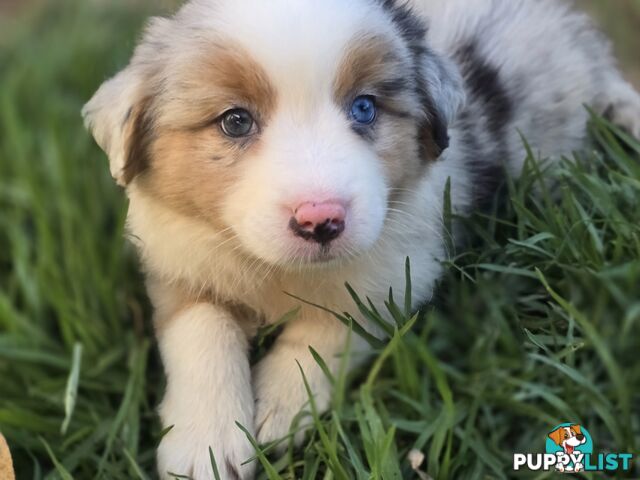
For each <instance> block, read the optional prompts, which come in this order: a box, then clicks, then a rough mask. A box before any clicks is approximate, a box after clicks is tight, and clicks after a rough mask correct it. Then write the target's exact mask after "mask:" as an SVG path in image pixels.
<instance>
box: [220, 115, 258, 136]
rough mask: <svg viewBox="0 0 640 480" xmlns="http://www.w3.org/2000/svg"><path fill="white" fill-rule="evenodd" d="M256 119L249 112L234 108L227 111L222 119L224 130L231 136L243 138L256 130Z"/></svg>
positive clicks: (221, 124)
mask: <svg viewBox="0 0 640 480" xmlns="http://www.w3.org/2000/svg"><path fill="white" fill-rule="evenodd" d="M254 127H255V121H254V120H253V117H252V116H251V114H250V113H249V112H247V111H246V110H244V109H242V108H234V109H233V110H229V111H227V112H225V113H224V114H223V115H222V117H221V119H220V128H221V129H222V132H223V133H224V134H225V135H226V136H227V137H231V138H241V137H246V136H248V135H251V134H252V133H253V132H254Z"/></svg>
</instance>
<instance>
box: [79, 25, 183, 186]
mask: <svg viewBox="0 0 640 480" xmlns="http://www.w3.org/2000/svg"><path fill="white" fill-rule="evenodd" d="M171 26H172V22H171V20H169V19H166V18H161V17H153V18H151V19H150V20H149V22H148V23H147V26H146V28H145V31H144V34H143V36H142V40H141V42H140V43H139V44H138V46H137V47H136V49H135V52H134V54H133V57H132V59H131V62H130V63H129V66H128V67H126V68H125V69H124V70H122V71H121V72H120V73H118V74H117V75H116V76H115V77H113V78H111V79H110V80H107V81H106V82H104V83H103V84H102V86H101V87H100V88H99V89H98V91H97V92H96V93H95V95H94V96H93V98H92V99H91V100H90V101H89V102H88V103H87V104H86V105H85V106H84V108H83V109H82V116H83V118H84V123H85V126H86V127H87V129H88V130H89V131H90V132H91V133H92V134H93V136H94V138H95V139H96V142H98V145H100V147H101V148H102V149H103V150H104V151H105V152H106V154H107V155H108V156H109V165H110V170H111V175H112V176H113V178H115V180H116V181H117V182H118V184H119V185H121V186H127V185H128V184H129V183H130V182H131V181H132V180H133V179H134V178H135V177H136V176H137V175H138V174H140V173H142V172H143V171H144V170H145V169H146V168H147V166H148V165H149V150H150V146H151V143H152V142H153V136H154V115H153V111H152V99H153V91H154V86H153V82H152V81H151V79H152V78H153V77H154V75H153V72H157V71H158V69H159V68H161V65H162V64H163V61H162V59H161V56H162V54H163V53H164V51H165V50H166V44H167V38H169V37H170V36H171Z"/></svg>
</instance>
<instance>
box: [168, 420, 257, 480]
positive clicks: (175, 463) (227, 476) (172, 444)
mask: <svg viewBox="0 0 640 480" xmlns="http://www.w3.org/2000/svg"><path fill="white" fill-rule="evenodd" d="M234 427H235V426H234ZM235 430H237V433H236V432H235V431H229V432H218V433H215V432H210V434H209V435H205V434H203V432H198V431H197V429H194V428H192V429H182V430H180V429H176V428H174V429H172V430H171V431H169V433H167V434H166V435H165V437H164V438H163V439H162V442H161V443H160V447H159V448H158V471H159V473H160V478H162V479H172V480H173V479H174V478H175V477H174V475H186V476H188V477H190V478H192V479H193V480H212V479H213V478H214V475H213V467H212V463H211V457H210V455H209V447H211V450H212V451H213V454H214V456H215V460H216V465H217V467H218V473H219V474H220V478H221V479H223V480H249V479H251V478H253V474H254V468H255V467H254V465H253V463H251V464H248V465H245V466H243V465H242V463H243V462H245V461H246V460H248V459H249V458H251V457H252V456H253V455H254V451H253V448H251V445H250V444H249V442H248V441H247V439H246V437H244V434H243V433H242V431H240V430H239V429H238V428H237V427H235Z"/></svg>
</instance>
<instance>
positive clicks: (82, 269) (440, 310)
mask: <svg viewBox="0 0 640 480" xmlns="http://www.w3.org/2000/svg"><path fill="white" fill-rule="evenodd" d="M123 5H124V3H122V2H116V3H114V2H97V1H95V2H82V3H81V2H70V1H67V0H61V1H59V2H56V3H55V6H54V5H52V6H49V7H46V8H45V9H44V10H41V11H40V13H39V14H30V15H29V17H28V18H27V19H26V20H22V21H20V22H17V23H16V22H12V21H9V20H8V19H6V18H5V19H3V20H1V21H0V29H2V33H1V34H0V431H2V432H3V433H4V435H5V436H6V437H7V439H8V441H9V444H10V446H11V448H12V451H13V455H14V462H15V467H16V470H17V472H18V478H19V479H32V478H33V479H41V478H48V479H49V478H50V479H56V478H61V479H69V478H78V479H91V478H105V479H129V478H140V479H146V478H155V477H156V473H155V469H154V468H155V467H154V451H155V447H156V445H157V444H158V442H159V440H160V438H161V429H160V426H159V423H158V420H157V418H156V416H155V414H154V408H155V406H156V405H157V403H158V401H159V399H160V396H161V393H162V390H163V376H162V370H161V366H160V362H159V358H158V353H157V350H156V347H155V343H154V340H153V337H152V332H151V325H150V321H149V317H150V310H149V307H148V303H147V300H146V298H145V294H144V290H143V286H142V282H141V277H140V274H139V273H138V266H137V263H136V260H135V254H134V252H133V250H132V248H131V247H130V246H129V245H128V244H127V243H125V242H124V241H123V239H122V237H123V221H124V216H125V210H126V203H125V200H124V198H123V195H122V193H121V192H120V191H119V189H118V188H117V187H116V186H115V185H114V183H113V181H112V179H111V178H110V176H109V172H108V167H107V161H106V159H105V157H104V155H103V153H102V152H101V151H99V149H98V147H97V146H95V145H94V143H93V141H92V140H91V139H90V137H89V135H88V134H87V133H86V132H84V130H83V127H82V123H81V119H80V115H79V112H80V108H81V106H82V104H83V103H84V102H85V101H86V100H87V99H88V98H89V97H90V96H91V94H92V93H93V92H94V91H95V89H96V88H97V86H98V85H99V84H100V83H101V81H102V80H104V79H105V78H106V77H107V76H108V75H110V74H113V73H114V72H116V71H117V69H118V68H119V67H121V66H122V65H124V63H125V62H126V60H127V59H128V56H129V55H130V53H131V49H132V47H133V43H134V39H135V37H136V35H137V32H139V29H140V26H141V24H142V19H143V18H144V16H145V15H146V13H148V12H146V11H145V10H144V8H143V7H142V6H139V5H138V4H137V3H136V4H135V5H137V6H133V7H132V6H131V5H132V4H131V3H130V4H129V6H127V7H126V8H125V7H124V6H123ZM0 15H1V14H0ZM591 128H592V131H593V139H594V146H593V148H587V149H586V150H585V152H583V153H579V154H576V157H575V158H572V159H565V160H564V161H563V162H561V163H560V164H558V166H556V167H555V168H548V167H545V166H544V165H542V164H541V163H539V162H536V161H534V159H530V161H529V162H528V165H527V168H526V172H525V174H524V176H523V178H522V179H521V180H519V181H517V182H515V183H514V182H510V183H509V185H507V186H505V191H506V197H505V198H507V199H508V200H505V202H504V205H503V206H502V207H501V210H503V211H502V212H501V214H500V216H499V220H498V219H496V218H495V215H485V216H481V215H477V216H476V217H475V218H473V219H470V220H468V221H465V223H466V224H467V225H468V228H469V229H470V230H471V231H472V232H473V237H474V238H475V241H474V242H472V243H473V244H472V246H471V247H470V248H469V249H468V250H464V251H458V252H452V255H451V258H450V259H448V260H445V259H443V261H446V262H447V264H449V265H450V268H449V269H448V274H447V275H446V277H445V278H444V280H443V282H442V285H441V288H440V293H439V295H438V296H437V298H436V299H435V301H434V304H433V305H432V306H430V307H428V308H426V309H425V311H424V312H423V314H422V315H421V316H420V317H419V318H409V317H410V316H411V315H407V314H406V313H405V312H404V307H402V306H399V307H397V309H394V313H395V315H396V317H397V321H398V326H397V327H399V328H396V329H395V330H394V329H392V331H391V337H392V338H391V340H390V341H389V342H388V343H386V344H385V345H382V346H380V347H379V348H378V351H377V352H378V353H377V354H376V355H375V357H374V358H372V360H371V362H369V363H368V364H367V365H366V366H364V367H363V368H361V369H360V370H358V371H357V372H354V373H353V374H350V375H348V376H345V375H341V376H340V377H339V378H336V379H334V381H335V383H336V393H335V398H334V402H333V409H332V410H331V412H329V413H328V414H326V415H323V416H321V417H320V418H316V429H315V430H314V431H313V432H312V433H311V434H310V435H309V436H308V437H307V441H306V442H305V445H304V447H303V448H301V449H293V448H290V449H289V451H288V453H287V454H286V455H285V456H284V457H283V458H278V457H277V456H274V455H270V454H269V452H267V456H266V457H265V456H261V457H262V458H261V461H262V462H264V464H265V468H262V469H260V471H261V473H260V478H271V479H275V478H285V479H293V478H304V479H310V480H311V479H315V478H326V479H334V478H335V479H363V480H364V479H369V478H375V479H377V478H380V479H391V478H400V477H403V478H420V477H419V476H418V474H417V473H415V472H413V471H412V470H411V467H410V464H409V462H408V461H407V454H408V452H409V451H410V450H412V449H417V450H419V451H420V452H422V453H424V455H425V461H424V464H423V465H422V467H421V470H423V471H424V472H426V473H427V474H428V475H429V477H432V478H434V479H489V478H491V479H493V478H552V477H553V476H554V474H541V473H537V474H534V473H528V474H525V473H521V474H516V473H514V472H512V470H511V463H512V456H513V453H514V452H542V451H544V442H545V438H546V434H547V433H548V432H549V431H550V430H551V429H552V428H553V427H554V426H556V425H557V424H560V423H563V422H576V423H580V424H581V425H583V426H586V427H587V428H588V429H589V431H590V433H591V435H592V437H593V439H594V444H595V450H596V451H597V452H599V451H607V452H631V453H635V454H638V453H640V361H639V356H640V208H639V207H638V205H639V202H640V144H638V143H637V142H633V141H631V140H630V139H628V138H627V137H625V136H624V135H618V134H616V133H614V132H613V131H612V130H610V129H609V128H608V127H607V126H606V125H605V124H604V123H603V122H602V121H600V120H594V122H593V123H592V126H591ZM533 189H536V190H539V191H540V192H541V194H540V195H539V196H537V197H534V196H532V195H531V191H532V190H533ZM447 220H449V219H447ZM357 310H358V307H357V306H356V304H355V303H354V306H353V311H354V312H355V311H357ZM409 327H411V328H409ZM185 393H186V394H188V392H185ZM212 414H213V412H212ZM267 458H268V459H269V460H267ZM269 462H272V463H269ZM625 475H626V478H640V467H639V466H638V463H636V464H635V466H634V470H633V471H631V472H628V473H627V474H625ZM625 475H623V474H619V476H621V477H625ZM422 478H428V477H426V476H422ZM579 478H580V476H579ZM585 478H601V477H598V476H594V475H592V476H591V477H590V476H585Z"/></svg>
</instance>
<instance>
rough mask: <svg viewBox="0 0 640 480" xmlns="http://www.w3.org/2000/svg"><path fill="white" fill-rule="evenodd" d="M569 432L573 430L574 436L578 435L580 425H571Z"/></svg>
mask: <svg viewBox="0 0 640 480" xmlns="http://www.w3.org/2000/svg"><path fill="white" fill-rule="evenodd" d="M571 430H573V431H574V432H575V433H576V435H580V434H581V433H582V432H581V431H580V425H571Z"/></svg>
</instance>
